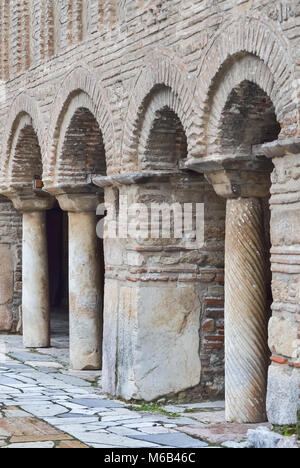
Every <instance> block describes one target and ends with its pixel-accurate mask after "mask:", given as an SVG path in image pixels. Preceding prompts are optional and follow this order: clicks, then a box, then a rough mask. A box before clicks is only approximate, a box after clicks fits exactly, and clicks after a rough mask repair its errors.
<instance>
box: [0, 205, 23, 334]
mask: <svg viewBox="0 0 300 468" xmlns="http://www.w3.org/2000/svg"><path fill="white" fill-rule="evenodd" d="M21 241H22V218H21V215H20V214H19V213H18V212H16V210H15V209H14V208H13V206H12V203H11V202H9V201H8V200H7V199H5V198H4V197H1V198H0V259H1V270H0V331H16V329H17V325H18V322H19V306H20V304H21V293H22V243H21Z"/></svg>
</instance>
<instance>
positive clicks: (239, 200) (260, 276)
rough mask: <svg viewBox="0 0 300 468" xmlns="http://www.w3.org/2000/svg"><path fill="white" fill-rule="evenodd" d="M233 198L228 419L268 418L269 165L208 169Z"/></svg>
mask: <svg viewBox="0 0 300 468" xmlns="http://www.w3.org/2000/svg"><path fill="white" fill-rule="evenodd" d="M207 178H208V180H209V181H210V182H211V183H212V184H213V186H214V188H215V190H216V192H217V193H218V194H219V195H221V196H223V197H225V198H227V199H228V200H227V213H226V242H225V381H226V383H225V394H226V420H227V421H228V422H236V423H260V422H264V421H266V392H267V369H268V358H269V353H268V346H267V318H268V317H267V284H266V278H267V269H266V268H267V263H266V246H265V236H264V217H263V208H262V201H261V200H260V199H261V198H265V197H267V196H268V194H269V189H270V179H269V174H268V173H266V172H264V171H259V170H257V171H242V170H240V171H236V170H224V169H223V170H219V171H216V172H214V173H210V174H208V175H207Z"/></svg>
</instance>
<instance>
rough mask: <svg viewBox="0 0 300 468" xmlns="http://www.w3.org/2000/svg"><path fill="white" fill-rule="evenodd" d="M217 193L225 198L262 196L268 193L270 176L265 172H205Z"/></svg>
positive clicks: (224, 170)
mask: <svg viewBox="0 0 300 468" xmlns="http://www.w3.org/2000/svg"><path fill="white" fill-rule="evenodd" d="M205 177H206V179H207V180H208V182H209V183H210V184H212V185H213V187H214V189H215V191H216V193H217V195H219V196H221V197H223V198H227V199H235V198H264V197H267V196H268V195H269V193H270V187H271V182H270V177H269V174H268V173H266V172H258V171H249V170H247V171H243V170H242V169H241V170H226V169H223V170H219V171H216V172H209V173H208V174H205Z"/></svg>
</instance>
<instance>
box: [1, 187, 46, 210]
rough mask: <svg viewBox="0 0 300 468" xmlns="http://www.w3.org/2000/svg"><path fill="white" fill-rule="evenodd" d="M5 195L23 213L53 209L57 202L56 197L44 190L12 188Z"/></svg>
mask: <svg viewBox="0 0 300 468" xmlns="http://www.w3.org/2000/svg"><path fill="white" fill-rule="evenodd" d="M3 195H5V196H6V197H7V198H9V199H10V200H11V201H12V203H13V205H14V207H15V209H16V210H18V211H21V212H22V213H28V212H36V211H46V210H51V208H53V206H54V204H55V198H53V197H52V196H51V195H49V194H48V193H47V192H44V191H42V190H38V191H23V190H22V191H17V190H10V191H8V192H6V193H3Z"/></svg>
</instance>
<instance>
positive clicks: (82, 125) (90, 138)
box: [57, 107, 106, 184]
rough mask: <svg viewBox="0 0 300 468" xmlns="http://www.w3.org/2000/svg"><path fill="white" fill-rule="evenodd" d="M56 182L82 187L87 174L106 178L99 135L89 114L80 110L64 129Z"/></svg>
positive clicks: (101, 142)
mask: <svg viewBox="0 0 300 468" xmlns="http://www.w3.org/2000/svg"><path fill="white" fill-rule="evenodd" d="M57 172H58V173H57V182H58V183H64V184H67V183H68V182H71V183H72V184H74V183H80V182H81V183H85V182H86V180H87V175H88V174H93V173H95V174H101V175H106V157H105V148H104V143H103V138H102V133H101V130H100V128H99V125H98V123H97V121H96V119H95V117H94V116H93V114H92V112H91V111H90V110H89V109H87V108H85V107H81V108H79V109H77V110H76V111H75V113H74V114H73V116H72V118H71V120H70V122H69V124H68V127H67V129H66V132H65V135H64V139H63V145H62V148H61V151H60V158H59V163H58V169H57Z"/></svg>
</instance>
